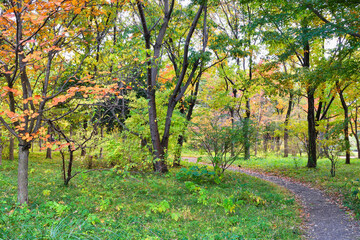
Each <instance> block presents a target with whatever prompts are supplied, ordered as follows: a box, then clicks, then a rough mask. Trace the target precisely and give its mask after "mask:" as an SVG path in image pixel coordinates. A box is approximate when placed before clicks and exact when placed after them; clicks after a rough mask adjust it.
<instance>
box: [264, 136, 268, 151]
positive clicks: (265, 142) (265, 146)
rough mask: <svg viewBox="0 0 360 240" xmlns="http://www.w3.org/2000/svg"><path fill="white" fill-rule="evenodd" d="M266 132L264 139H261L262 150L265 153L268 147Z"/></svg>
mask: <svg viewBox="0 0 360 240" xmlns="http://www.w3.org/2000/svg"><path fill="white" fill-rule="evenodd" d="M267 135H268V134H267V133H266V134H264V137H263V138H264V140H263V146H264V152H265V153H267V149H268V136H267Z"/></svg>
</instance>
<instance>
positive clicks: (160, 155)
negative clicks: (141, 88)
mask: <svg viewBox="0 0 360 240" xmlns="http://www.w3.org/2000/svg"><path fill="white" fill-rule="evenodd" d="M148 99H149V104H148V105H149V125H150V134H151V142H152V146H153V151H154V155H155V159H154V171H155V172H160V173H166V172H168V168H167V165H166V163H165V159H164V149H163V147H162V146H161V142H160V134H159V127H158V122H157V112H156V102H155V90H154V89H152V90H149V91H148ZM167 117H169V116H167ZM170 118H171V116H170Z"/></svg>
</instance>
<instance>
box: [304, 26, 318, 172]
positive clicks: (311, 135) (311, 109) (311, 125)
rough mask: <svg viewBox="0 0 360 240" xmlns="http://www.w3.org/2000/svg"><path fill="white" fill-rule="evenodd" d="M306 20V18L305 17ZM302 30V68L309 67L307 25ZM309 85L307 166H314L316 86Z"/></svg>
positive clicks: (310, 83)
mask: <svg viewBox="0 0 360 240" xmlns="http://www.w3.org/2000/svg"><path fill="white" fill-rule="evenodd" d="M305 21H306V19H305ZM303 31H304V38H305V39H304V58H303V68H305V69H309V68H310V45H309V40H308V39H307V38H308V36H307V32H308V28H307V25H306V24H305V26H303ZM308 84H309V85H310V86H308V87H307V89H306V90H307V98H308V113H307V120H308V163H307V167H308V168H315V167H316V160H317V159H316V158H317V156H316V136H317V133H316V122H315V99H314V95H315V90H316V87H315V86H313V85H312V84H313V82H309V83H308Z"/></svg>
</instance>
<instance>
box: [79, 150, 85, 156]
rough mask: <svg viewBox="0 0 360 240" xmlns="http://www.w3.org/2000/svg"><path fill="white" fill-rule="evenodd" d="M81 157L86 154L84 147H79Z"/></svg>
mask: <svg viewBox="0 0 360 240" xmlns="http://www.w3.org/2000/svg"><path fill="white" fill-rule="evenodd" d="M80 155H81V156H82V157H84V156H85V155H86V150H85V148H81V154H80Z"/></svg>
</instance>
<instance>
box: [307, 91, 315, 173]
mask: <svg viewBox="0 0 360 240" xmlns="http://www.w3.org/2000/svg"><path fill="white" fill-rule="evenodd" d="M314 92H315V89H314V88H309V89H308V93H307V94H308V115H307V120H308V163H307V167H308V168H315V167H316V128H315V101H314Z"/></svg>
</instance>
